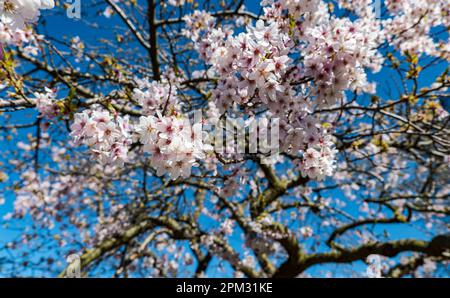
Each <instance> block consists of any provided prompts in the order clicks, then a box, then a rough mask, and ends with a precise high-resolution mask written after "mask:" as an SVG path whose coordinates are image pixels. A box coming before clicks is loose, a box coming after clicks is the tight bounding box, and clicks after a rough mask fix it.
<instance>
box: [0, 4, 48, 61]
mask: <svg viewBox="0 0 450 298" xmlns="http://www.w3.org/2000/svg"><path fill="white" fill-rule="evenodd" d="M53 7H54V2H53V0H3V1H0V46H1V45H3V44H7V45H23V44H28V43H34V44H36V39H37V38H39V37H36V36H35V35H34V33H33V32H32V30H31V29H30V28H27V25H28V24H30V23H32V22H35V21H36V20H37V18H38V17H39V15H40V10H41V9H51V8H53ZM25 50H26V51H28V52H31V53H34V52H36V49H35V47H31V46H29V47H26V48H25Z"/></svg>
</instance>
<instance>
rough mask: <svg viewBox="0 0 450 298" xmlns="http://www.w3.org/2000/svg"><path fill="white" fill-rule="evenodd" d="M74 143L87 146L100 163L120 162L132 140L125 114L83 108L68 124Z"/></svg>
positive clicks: (122, 160)
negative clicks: (71, 122)
mask: <svg viewBox="0 0 450 298" xmlns="http://www.w3.org/2000/svg"><path fill="white" fill-rule="evenodd" d="M70 129H71V131H72V132H71V134H70V135H71V136H72V137H73V138H74V141H75V144H77V145H79V144H84V145H86V146H88V147H89V148H90V150H91V152H92V153H93V154H94V156H95V157H96V158H97V159H98V160H99V161H100V162H101V163H105V164H107V163H111V164H122V163H123V162H125V161H126V160H127V154H128V147H129V145H130V144H131V142H132V138H131V126H130V124H129V118H128V117H127V116H125V117H121V116H119V115H111V113H110V112H108V111H105V110H85V111H83V112H81V113H77V114H75V119H74V122H73V124H72V125H71V126H70Z"/></svg>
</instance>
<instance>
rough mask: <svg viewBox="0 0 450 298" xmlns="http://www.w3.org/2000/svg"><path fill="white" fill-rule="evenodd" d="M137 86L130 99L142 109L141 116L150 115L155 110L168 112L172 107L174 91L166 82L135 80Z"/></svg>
mask: <svg viewBox="0 0 450 298" xmlns="http://www.w3.org/2000/svg"><path fill="white" fill-rule="evenodd" d="M137 85H138V88H134V90H133V94H132V99H133V100H135V101H137V102H138V103H139V105H140V106H141V107H142V112H143V114H145V115H152V114H154V113H155V112H156V111H157V110H170V108H172V107H174V104H175V96H176V89H175V88H174V87H172V84H171V83H169V82H168V81H167V82H157V81H149V80H137Z"/></svg>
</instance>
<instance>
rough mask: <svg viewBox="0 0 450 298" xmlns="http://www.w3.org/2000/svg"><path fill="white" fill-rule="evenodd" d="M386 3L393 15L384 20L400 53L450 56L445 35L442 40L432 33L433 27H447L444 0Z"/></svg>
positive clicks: (449, 13)
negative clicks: (444, 38)
mask: <svg viewBox="0 0 450 298" xmlns="http://www.w3.org/2000/svg"><path fill="white" fill-rule="evenodd" d="M385 4H386V7H387V9H388V11H389V12H390V13H391V14H392V15H393V17H392V18H388V19H387V20H384V21H383V25H384V28H385V31H386V35H387V38H388V41H389V43H390V44H392V45H393V46H395V47H396V48H397V49H399V50H400V51H402V52H410V53H415V54H426V55H430V56H436V57H441V58H443V59H447V60H449V59H450V43H449V40H448V35H447V40H446V41H444V40H436V38H435V37H433V34H432V29H435V28H439V27H441V28H448V27H449V26H450V6H449V4H448V1H447V0H401V1H400V0H387V1H385ZM438 30H439V29H438Z"/></svg>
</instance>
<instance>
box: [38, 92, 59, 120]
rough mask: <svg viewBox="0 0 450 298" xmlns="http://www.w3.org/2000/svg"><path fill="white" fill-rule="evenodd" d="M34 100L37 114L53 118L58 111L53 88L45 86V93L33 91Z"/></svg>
mask: <svg viewBox="0 0 450 298" xmlns="http://www.w3.org/2000/svg"><path fill="white" fill-rule="evenodd" d="M34 97H35V98H34V102H35V104H36V109H37V110H38V111H39V114H40V115H41V116H43V117H46V118H49V119H51V118H54V117H56V116H57V115H58V113H59V107H58V105H57V103H56V92H55V90H52V89H48V88H45V93H39V92H36V93H34Z"/></svg>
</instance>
